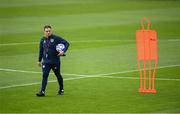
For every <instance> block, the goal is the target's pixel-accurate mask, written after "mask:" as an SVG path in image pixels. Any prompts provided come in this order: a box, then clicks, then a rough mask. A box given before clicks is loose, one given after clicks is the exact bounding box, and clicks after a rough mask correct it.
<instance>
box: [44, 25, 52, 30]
mask: <svg viewBox="0 0 180 114" xmlns="http://www.w3.org/2000/svg"><path fill="white" fill-rule="evenodd" d="M46 28H50V29H51V28H52V27H51V26H50V25H45V26H44V30H45V29H46Z"/></svg>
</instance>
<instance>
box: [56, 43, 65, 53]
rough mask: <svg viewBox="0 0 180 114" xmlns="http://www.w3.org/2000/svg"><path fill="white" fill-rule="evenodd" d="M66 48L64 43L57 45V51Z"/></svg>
mask: <svg viewBox="0 0 180 114" xmlns="http://www.w3.org/2000/svg"><path fill="white" fill-rule="evenodd" d="M64 48H65V46H64V44H58V45H56V51H58V52H60V51H62V50H63V49H64Z"/></svg>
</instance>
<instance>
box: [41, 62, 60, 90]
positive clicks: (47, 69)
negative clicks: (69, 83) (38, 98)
mask: <svg viewBox="0 0 180 114" xmlns="http://www.w3.org/2000/svg"><path fill="white" fill-rule="evenodd" d="M51 69H52V70H53V72H54V74H55V75H56V77H57V80H58V84H59V90H62V89H63V78H62V75H61V73H60V63H55V64H52V63H43V64H42V72H43V74H42V77H43V79H42V85H41V91H45V89H46V86H47V81H48V76H49V72H50V70H51Z"/></svg>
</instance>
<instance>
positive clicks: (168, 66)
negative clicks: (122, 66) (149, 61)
mask: <svg viewBox="0 0 180 114" xmlns="http://www.w3.org/2000/svg"><path fill="white" fill-rule="evenodd" d="M178 66H180V64H179V65H167V66H159V67H157V69H161V68H171V67H178ZM0 71H6V72H19V73H33V74H41V73H42V72H36V71H25V70H15V69H6V68H0ZM137 71H138V70H127V71H120V72H112V73H105V74H92V75H87V74H69V73H64V74H63V75H68V76H106V75H114V74H123V73H129V72H137ZM51 74H53V73H51Z"/></svg>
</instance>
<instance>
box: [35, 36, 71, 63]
mask: <svg viewBox="0 0 180 114" xmlns="http://www.w3.org/2000/svg"><path fill="white" fill-rule="evenodd" d="M60 43H61V44H64V45H65V48H64V49H63V50H62V51H64V52H66V51H67V49H68V47H69V43H68V42H67V41H66V40H64V39H63V38H61V37H59V36H56V35H51V36H50V37H49V38H45V37H42V38H41V40H40V46H39V60H38V61H39V62H41V60H42V58H43V63H51V64H54V63H59V62H60V57H59V56H57V55H58V52H57V51H56V45H58V44H60Z"/></svg>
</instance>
